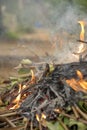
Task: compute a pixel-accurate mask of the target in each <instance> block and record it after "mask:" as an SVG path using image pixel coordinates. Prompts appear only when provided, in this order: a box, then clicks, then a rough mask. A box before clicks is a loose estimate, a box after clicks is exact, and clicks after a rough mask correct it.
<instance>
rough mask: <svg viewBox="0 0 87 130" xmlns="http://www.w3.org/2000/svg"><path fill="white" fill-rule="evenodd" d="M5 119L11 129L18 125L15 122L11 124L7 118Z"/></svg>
mask: <svg viewBox="0 0 87 130" xmlns="http://www.w3.org/2000/svg"><path fill="white" fill-rule="evenodd" d="M4 119H5V120H6V122H7V123H8V124H9V125H10V126H11V127H16V125H15V124H14V123H13V122H11V121H10V120H9V119H8V118H7V117H5V118H4Z"/></svg>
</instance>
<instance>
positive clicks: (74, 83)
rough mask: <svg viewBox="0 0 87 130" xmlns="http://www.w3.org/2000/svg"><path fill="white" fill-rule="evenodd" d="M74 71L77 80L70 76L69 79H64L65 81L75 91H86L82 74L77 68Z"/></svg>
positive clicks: (86, 83)
mask: <svg viewBox="0 0 87 130" xmlns="http://www.w3.org/2000/svg"><path fill="white" fill-rule="evenodd" d="M76 73H77V76H78V78H79V80H76V79H74V78H72V79H70V80H66V83H67V84H69V86H71V87H72V88H73V89H74V90H75V91H77V92H78V91H82V92H85V93H87V81H85V80H84V79H83V75H82V73H81V72H80V71H79V70H77V71H76Z"/></svg>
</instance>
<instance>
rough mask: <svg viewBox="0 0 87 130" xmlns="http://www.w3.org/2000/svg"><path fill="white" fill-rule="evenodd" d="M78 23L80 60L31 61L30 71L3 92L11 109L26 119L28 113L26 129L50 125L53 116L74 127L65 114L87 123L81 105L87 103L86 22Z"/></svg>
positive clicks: (64, 127)
mask: <svg viewBox="0 0 87 130" xmlns="http://www.w3.org/2000/svg"><path fill="white" fill-rule="evenodd" d="M78 23H79V24H80V25H81V33H80V40H78V41H79V42H80V46H79V51H78V52H77V53H78V54H79V56H80V61H79V62H72V63H67V64H55V63H38V64H35V63H34V64H33V63H31V64H29V68H30V73H29V75H28V76H26V77H22V80H19V81H17V82H16V83H15V84H14V85H13V86H12V87H11V89H9V90H8V91H6V92H4V94H2V96H1V100H2V102H8V105H7V109H8V110H9V111H16V112H17V113H18V114H20V115H21V116H22V119H23V117H26V119H27V126H26V129H31V130H33V129H35V128H39V129H40V130H43V129H48V128H50V125H49V124H50V121H53V120H54V121H55V120H57V121H58V122H59V123H60V124H61V125H62V127H63V129H65V130H68V129H72V128H71V127H70V126H69V125H68V124H66V125H65V124H64V123H63V119H65V117H67V118H68V120H69V119H70V118H71V119H74V120H78V121H79V122H82V123H84V124H85V125H87V111H86V112H85V110H84V111H82V110H81V109H80V108H79V104H80V103H82V102H84V103H83V104H85V106H86V107H87V97H86V95H87V61H83V59H82V54H83V52H84V49H85V46H84V44H85V41H84V33H85V31H84V25H85V22H84V21H78ZM31 68H32V69H31ZM38 72H39V73H38ZM68 107H70V110H68ZM86 110H87V108H86ZM17 113H16V114H17ZM69 113H71V116H70V115H69ZM61 115H62V116H63V117H62V118H60V117H61ZM73 115H74V116H73ZM1 116H2V115H1ZM51 125H52V124H51Z"/></svg>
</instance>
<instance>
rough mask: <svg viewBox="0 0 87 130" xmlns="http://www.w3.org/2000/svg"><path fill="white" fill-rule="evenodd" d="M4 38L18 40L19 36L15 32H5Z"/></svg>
mask: <svg viewBox="0 0 87 130" xmlns="http://www.w3.org/2000/svg"><path fill="white" fill-rule="evenodd" d="M5 37H6V38H7V39H8V40H18V39H19V35H18V34H17V33H16V32H7V33H6V34H5Z"/></svg>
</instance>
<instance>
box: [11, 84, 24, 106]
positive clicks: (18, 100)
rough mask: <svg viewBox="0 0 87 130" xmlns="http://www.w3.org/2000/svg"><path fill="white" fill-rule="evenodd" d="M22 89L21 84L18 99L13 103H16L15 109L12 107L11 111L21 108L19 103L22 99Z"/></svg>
mask: <svg viewBox="0 0 87 130" xmlns="http://www.w3.org/2000/svg"><path fill="white" fill-rule="evenodd" d="M21 89H22V87H21V84H19V91H18V93H19V94H18V96H17V97H16V99H15V100H14V101H13V103H16V104H15V105H14V106H13V107H11V108H10V109H17V108H19V106H20V105H19V102H20V98H21V93H20V92H21Z"/></svg>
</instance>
